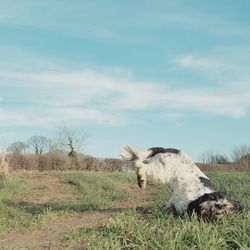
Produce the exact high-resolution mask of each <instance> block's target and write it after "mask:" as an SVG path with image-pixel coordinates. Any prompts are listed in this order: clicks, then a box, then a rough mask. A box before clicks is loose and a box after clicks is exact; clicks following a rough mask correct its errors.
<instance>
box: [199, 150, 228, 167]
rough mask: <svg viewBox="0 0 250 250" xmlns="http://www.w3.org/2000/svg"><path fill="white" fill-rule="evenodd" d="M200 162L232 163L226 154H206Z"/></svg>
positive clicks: (201, 157) (203, 154) (202, 155)
mask: <svg viewBox="0 0 250 250" xmlns="http://www.w3.org/2000/svg"><path fill="white" fill-rule="evenodd" d="M200 161H201V162H202V163H205V164H228V163H230V161H229V159H228V157H227V156H226V155H224V154H219V153H213V152H210V151H208V152H204V153H202V154H201V156H200Z"/></svg>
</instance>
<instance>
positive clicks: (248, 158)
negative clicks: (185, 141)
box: [199, 145, 250, 170]
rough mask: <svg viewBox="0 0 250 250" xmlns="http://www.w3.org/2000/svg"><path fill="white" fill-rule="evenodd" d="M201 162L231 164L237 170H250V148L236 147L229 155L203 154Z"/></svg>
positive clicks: (246, 146) (200, 158)
mask: <svg viewBox="0 0 250 250" xmlns="http://www.w3.org/2000/svg"><path fill="white" fill-rule="evenodd" d="M199 161H200V162H201V163H204V164H231V165H233V166H234V167H235V168H241V169H245V170H250V146H248V145H239V146H236V147H234V148H233V150H232V152H231V153H230V154H229V155H227V154H221V153H214V152H211V151H207V152H203V153H202V154H201V155H200V157H199Z"/></svg>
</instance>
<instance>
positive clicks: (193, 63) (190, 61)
mask: <svg viewBox="0 0 250 250" xmlns="http://www.w3.org/2000/svg"><path fill="white" fill-rule="evenodd" d="M176 63H178V64H179V65H180V66H183V67H186V68H198V69H199V68H200V69H213V70H214V69H217V68H219V67H220V66H221V64H220V63H219V62H218V61H216V60H212V59H208V58H201V57H197V56H194V55H191V56H183V57H180V58H179V59H177V60H176Z"/></svg>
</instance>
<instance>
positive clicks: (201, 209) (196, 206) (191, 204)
mask: <svg viewBox="0 0 250 250" xmlns="http://www.w3.org/2000/svg"><path fill="white" fill-rule="evenodd" d="M121 155H122V158H123V159H124V160H126V161H134V163H135V167H136V173H137V181H138V185H139V187H140V188H142V189H144V188H146V183H147V179H146V178H147V175H148V176H151V177H153V179H154V180H157V181H160V182H161V183H166V184H168V186H169V188H170V190H171V193H172V195H171V198H170V200H169V201H168V202H167V203H166V205H165V206H164V208H165V209H168V210H170V211H172V212H173V213H174V214H176V215H182V214H184V213H188V214H189V215H190V216H191V215H193V214H196V215H197V216H198V217H200V218H203V219H205V220H216V219H220V218H222V217H223V216H224V215H226V214H228V213H230V212H232V211H239V212H241V210H242V208H241V206H240V205H239V203H238V202H236V201H234V200H233V199H231V198H230V197H228V196H227V195H226V194H225V193H223V192H218V191H216V190H215V188H214V187H213V185H212V183H211V181H210V180H209V178H208V177H207V176H206V175H205V174H204V173H203V172H201V170H200V169H199V168H198V167H197V166H196V165H195V163H194V162H193V161H192V160H191V159H190V158H189V157H188V156H187V155H186V154H185V153H183V152H181V151H180V150H178V149H173V148H160V147H154V148H149V149H148V150H146V151H143V152H138V151H136V150H134V149H133V148H132V147H130V146H124V147H123V148H122V150H121Z"/></svg>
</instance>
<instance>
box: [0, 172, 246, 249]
mask: <svg viewBox="0 0 250 250" xmlns="http://www.w3.org/2000/svg"><path fill="white" fill-rule="evenodd" d="M207 174H208V176H209V177H210V178H211V180H212V181H213V182H214V184H215V186H216V187H217V188H218V189H220V190H222V191H225V192H227V193H230V194H231V195H232V196H233V197H235V198H236V199H237V200H239V201H240V202H241V204H242V205H243V206H244V208H245V209H244V213H243V214H242V215H230V216H228V217H227V218H225V219H224V220H222V221H220V222H214V223H207V222H204V221H199V220H197V219H196V218H193V219H190V218H187V217H185V216H184V217H183V218H175V217H173V216H172V215H170V214H166V213H163V212H162V211H161V209H160V207H161V205H162V204H163V203H164V202H166V200H167V199H168V197H169V194H168V191H167V189H166V188H164V187H163V186H162V185H159V184H155V183H153V182H152V181H150V182H149V185H148V190H147V191H143V192H142V191H140V190H139V189H138V187H137V184H136V177H135V176H134V174H132V173H118V172H114V173H81V172H45V173H38V172H17V173H13V174H12V176H11V179H10V181H9V183H8V184H6V185H4V184H2V185H1V188H0V235H1V236H0V248H7V249H9V248H10V249H13V248H14V249H16V248H24V249H25V248H26V249H34V248H35V249H36V248H44V247H47V248H51V249H59V248H64V249H65V248H68V249H81V248H83V247H85V248H87V249H211V250H212V249H250V212H249V208H250V174H249V173H243V172H208V173H207ZM145 208H147V209H145Z"/></svg>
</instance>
